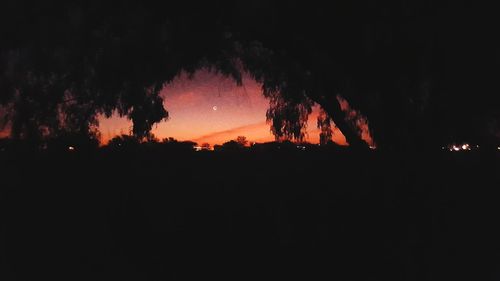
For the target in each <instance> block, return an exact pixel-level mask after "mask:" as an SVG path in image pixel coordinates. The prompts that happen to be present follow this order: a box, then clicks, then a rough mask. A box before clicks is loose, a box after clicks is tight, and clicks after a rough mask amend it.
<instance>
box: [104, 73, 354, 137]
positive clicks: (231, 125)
mask: <svg viewBox="0 0 500 281" xmlns="http://www.w3.org/2000/svg"><path fill="white" fill-rule="evenodd" d="M161 95H162V96H163V97H164V99H165V102H164V106H165V108H166V109H167V111H168V112H169V119H168V120H167V121H164V122H161V123H159V124H157V125H155V127H154V128H153V133H154V134H155V136H156V137H158V138H159V139H162V138H166V137H173V138H176V139H178V140H193V141H196V142H197V143H199V144H201V143H204V142H207V143H210V144H211V145H214V144H222V143H224V142H226V141H229V140H232V139H236V137H238V136H246V137H247V139H248V140H249V141H253V142H266V141H273V140H274V136H273V135H272V134H271V132H270V129H269V124H267V123H266V111H267V109H268V107H269V101H268V100H267V99H266V98H265V97H264V96H263V94H262V89H261V85H260V84H258V83H257V82H256V81H255V80H253V79H251V78H249V77H245V78H244V79H243V86H237V85H236V83H234V81H233V80H231V78H226V77H223V76H220V75H217V74H215V73H210V72H208V71H198V72H197V73H196V74H195V75H194V77H193V78H192V79H189V78H188V77H187V75H186V74H181V75H180V76H179V77H178V78H176V79H175V80H174V81H173V82H172V83H170V84H168V85H167V86H166V87H165V88H164V89H163V90H162V93H161ZM318 112H319V109H318V108H317V107H315V108H314V111H313V113H312V114H311V116H309V122H308V127H307V138H306V140H307V141H309V142H312V143H318V142H319V130H318V129H317V128H316V119H317V116H318ZM99 128H100V131H101V134H102V141H103V142H107V141H108V140H109V139H110V138H112V137H114V136H116V135H118V134H122V133H123V134H127V133H128V132H129V131H130V128H131V122H130V121H129V120H127V119H126V118H118V117H113V118H110V119H106V118H101V120H100V126H99ZM334 141H336V142H338V143H341V144H345V138H344V136H343V135H342V134H341V133H340V132H338V131H336V132H335V134H334Z"/></svg>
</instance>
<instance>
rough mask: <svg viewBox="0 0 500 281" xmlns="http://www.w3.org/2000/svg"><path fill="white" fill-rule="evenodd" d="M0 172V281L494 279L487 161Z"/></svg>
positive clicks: (62, 158) (61, 162) (68, 161)
mask: <svg viewBox="0 0 500 281" xmlns="http://www.w3.org/2000/svg"><path fill="white" fill-rule="evenodd" d="M0 163H1V164H0V165H1V166H0V168H1V170H0V173H1V181H0V184H1V189H0V196H1V197H0V200H1V201H0V208H1V209H0V210H1V215H0V218H1V221H0V223H1V224H0V227H1V228H0V230H1V232H0V239H1V240H0V242H1V243H0V280H6V281H7V280H212V279H213V280H267V279H279V280H285V279H290V278H292V277H293V278H300V279H302V280H320V279H321V280H326V279H329V280H499V279H500V231H499V227H498V225H499V220H500V218H499V214H500V204H499V200H500V196H499V195H500V191H499V190H498V188H499V187H500V185H499V183H500V173H499V171H500V166H499V161H498V156H494V154H486V153H483V154H482V153H478V152H470V153H436V154H417V155H413V156H407V155H399V156H396V155H384V154H380V153H368V154H353V153H349V152H345V151H343V152H331V153H317V152H307V151H306V152H293V153H291V152H290V153H250V152H248V153H247V152H238V153H222V152H221V153H203V152H201V153H180V154H161V153H160V154H147V153H143V154H139V155H138V154H133V153H132V154H130V153H124V154H107V153H102V152H101V153H99V154H77V153H69V154H62V155H50V156H49V155H37V156H33V155H29V156H27V155H24V156H16V157H13V156H12V155H11V156H8V157H7V156H4V157H3V158H2V159H1V160H0Z"/></svg>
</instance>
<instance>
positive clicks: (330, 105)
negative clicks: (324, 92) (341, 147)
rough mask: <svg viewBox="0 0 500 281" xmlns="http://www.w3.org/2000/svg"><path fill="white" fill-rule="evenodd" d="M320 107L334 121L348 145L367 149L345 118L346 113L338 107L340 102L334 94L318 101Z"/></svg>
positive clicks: (366, 145)
mask: <svg viewBox="0 0 500 281" xmlns="http://www.w3.org/2000/svg"><path fill="white" fill-rule="evenodd" d="M318 103H319V104H320V105H321V107H322V108H323V109H324V110H325V111H326V112H327V113H328V115H330V117H331V118H332V119H333V122H335V125H336V126H337V127H338V128H339V130H340V131H341V132H342V134H343V135H344V136H345V138H346V141H347V142H348V143H349V146H350V147H352V148H354V149H368V148H369V147H368V144H367V143H366V142H365V141H364V140H363V139H362V138H361V134H359V133H358V132H357V131H356V130H355V128H353V127H352V126H351V125H350V124H349V123H348V122H347V120H346V114H345V112H344V111H343V110H342V108H341V107H340V102H339V101H338V99H337V97H336V96H329V97H327V98H324V99H322V100H321V101H318Z"/></svg>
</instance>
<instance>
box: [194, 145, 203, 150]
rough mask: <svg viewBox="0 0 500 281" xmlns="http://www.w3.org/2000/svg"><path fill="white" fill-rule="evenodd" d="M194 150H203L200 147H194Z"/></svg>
mask: <svg viewBox="0 0 500 281" xmlns="http://www.w3.org/2000/svg"><path fill="white" fill-rule="evenodd" d="M194 150H196V151H202V150H203V148H202V147H201V146H195V147H194Z"/></svg>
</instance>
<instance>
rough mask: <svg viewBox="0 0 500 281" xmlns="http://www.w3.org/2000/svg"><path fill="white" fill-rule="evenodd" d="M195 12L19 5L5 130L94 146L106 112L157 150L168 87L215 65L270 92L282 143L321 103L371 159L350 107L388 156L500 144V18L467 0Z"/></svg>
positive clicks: (170, 7)
mask: <svg viewBox="0 0 500 281" xmlns="http://www.w3.org/2000/svg"><path fill="white" fill-rule="evenodd" d="M192 5H193V3H153V2H151V3H149V2H148V3H144V2H142V1H133V0H129V1H121V2H120V3H112V4H111V3H102V1H86V2H85V5H84V4H82V3H79V2H76V1H75V2H72V1H67V2H64V3H55V2H54V3H27V2H25V1H8V3H7V4H5V5H4V6H3V8H4V9H2V17H1V18H2V19H1V22H0V26H1V27H0V34H1V38H2V45H1V46H0V69H2V71H1V73H0V92H1V95H0V105H1V106H2V107H4V111H5V114H4V117H5V119H6V120H8V122H1V123H0V125H1V124H3V125H8V126H9V127H10V130H11V135H12V136H13V137H15V138H24V139H42V138H44V137H46V136H48V135H57V134H58V133H59V132H61V131H70V132H75V133H79V134H81V133H86V134H89V135H93V134H94V133H95V130H96V128H97V119H96V116H97V115H98V114H104V115H105V116H108V117H109V116H111V115H112V114H113V112H117V113H118V114H119V115H120V116H126V117H128V118H129V119H131V120H132V121H133V124H134V126H133V130H132V131H133V134H134V135H135V136H136V137H138V138H140V139H144V138H147V137H148V135H149V133H150V131H151V128H152V125H153V124H155V123H157V122H160V121H162V120H165V119H166V118H167V117H168V113H167V111H166V110H165V109H164V107H163V99H162V97H160V96H159V91H160V90H161V89H162V87H163V85H164V84H165V83H167V82H169V81H171V80H172V79H173V78H174V77H176V75H177V74H178V73H180V72H181V71H182V70H185V71H187V72H188V73H193V72H194V71H196V70H197V69H199V68H201V67H207V68H209V69H211V70H213V71H216V72H218V73H221V74H223V75H228V76H231V77H233V78H234V79H235V81H236V82H238V83H241V77H242V75H241V73H242V71H248V72H249V73H250V74H251V75H252V76H253V78H254V79H256V80H257V81H258V82H261V83H262V85H263V90H264V94H265V95H266V96H267V97H268V98H270V109H269V110H268V112H267V119H268V121H269V122H270V123H271V126H272V128H271V130H272V132H273V133H274V134H275V136H276V137H277V139H297V140H301V139H303V137H304V129H305V126H306V124H307V122H306V121H307V118H308V115H309V114H310V112H311V106H312V105H313V104H314V103H317V104H319V105H320V106H321V108H322V110H323V111H324V112H325V114H326V115H325V116H328V118H330V119H329V120H331V121H333V123H334V124H335V126H336V127H337V128H338V129H339V130H340V131H342V133H343V134H344V135H345V137H346V139H347V142H348V143H349V144H350V145H351V146H353V147H359V148H363V147H364V148H366V147H367V144H366V143H365V142H364V141H363V140H362V138H361V132H360V131H359V128H358V126H357V125H356V122H358V121H357V120H353V119H350V118H349V115H348V113H346V112H345V111H344V110H342V106H341V102H340V100H339V97H342V98H344V99H346V100H347V101H348V102H349V104H350V105H351V106H352V108H353V109H355V110H357V111H359V112H361V114H363V116H366V118H367V119H368V120H369V122H370V123H369V124H370V129H371V130H372V134H373V137H374V138H375V141H376V143H377V144H378V145H379V146H380V147H381V148H384V147H387V148H398V147H414V146H416V145H418V146H421V145H422V146H433V145H435V144H436V143H438V142H443V141H448V140H450V139H457V138H460V139H475V140H477V141H479V142H493V141H495V140H497V137H496V134H497V133H498V130H499V128H498V119H499V118H500V117H499V114H500V113H499V110H498V108H499V107H500V102H499V98H498V97H497V95H496V94H494V93H495V92H496V90H497V89H498V85H497V83H495V77H497V76H498V74H499V73H498V72H499V69H500V68H499V67H498V66H499V63H498V55H497V53H498V51H497V50H498V47H499V40H498V39H497V38H496V37H495V36H492V35H491V34H494V33H495V32H496V30H495V29H494V26H497V21H498V17H496V16H495V15H494V14H492V13H493V12H491V11H488V9H483V10H482V11H476V10H474V9H470V8H469V7H468V6H467V5H465V3H462V2H460V1H459V2H458V3H453V4H450V3H441V2H439V3H437V2H434V1H433V2H431V1H418V2H413V1H402V2H401V3H392V2H387V3H376V2H374V1H368V0H360V1H350V2H345V1H337V2H334V3H332V6H333V7H332V8H329V9H325V8H324V7H323V6H322V5H318V4H317V3H313V2H311V3H300V4H298V3H295V2H287V3H283V2H281V1H256V2H255V3H253V4H252V5H248V3H247V2H244V1H224V0H220V1H215V2H213V1H212V2H210V3H205V2H200V3H196V8H193V7H192ZM255 15H259V20H258V21H256V20H254V18H255V17H254V16H255ZM299 19H304V20H299ZM464 19H467V20H464ZM11 26H16V31H15V32H14V31H13V30H12V28H10V27H11ZM463 97H465V98H463ZM325 120H326V119H325ZM7 123H8V124H7ZM324 125H325V126H326V123H325V124H324ZM332 125H333V124H332Z"/></svg>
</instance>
